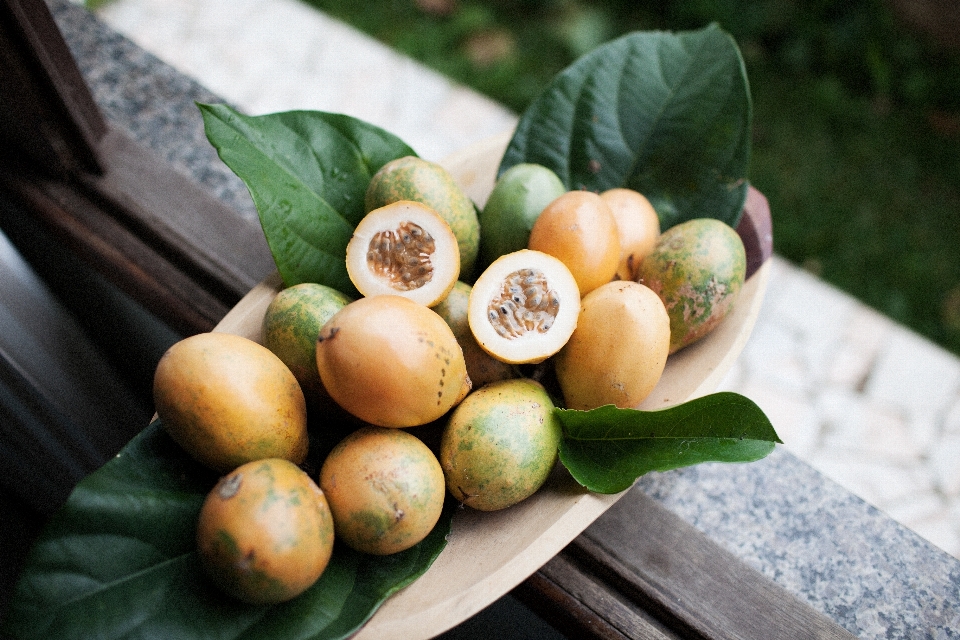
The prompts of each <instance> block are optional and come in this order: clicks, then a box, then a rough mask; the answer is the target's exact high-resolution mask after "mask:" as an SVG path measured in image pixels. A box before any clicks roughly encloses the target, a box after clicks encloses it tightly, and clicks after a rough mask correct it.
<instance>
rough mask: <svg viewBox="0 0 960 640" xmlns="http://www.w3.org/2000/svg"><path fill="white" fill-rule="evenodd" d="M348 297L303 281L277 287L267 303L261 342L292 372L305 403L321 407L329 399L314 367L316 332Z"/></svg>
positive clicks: (315, 366) (330, 288)
mask: <svg viewBox="0 0 960 640" xmlns="http://www.w3.org/2000/svg"><path fill="white" fill-rule="evenodd" d="M351 301H352V298H350V296H348V295H346V294H343V293H341V292H339V291H337V290H336V289H333V288H332V287H327V286H324V285H322V284H315V283H308V282H305V283H302V284H298V285H294V286H292V287H289V288H287V289H284V290H282V291H280V292H279V293H278V294H277V295H276V296H275V297H274V299H273V300H272V301H271V302H270V304H269V305H268V306H267V310H266V312H265V314H264V317H263V345H264V346H265V347H267V348H268V349H270V351H272V352H273V353H275V354H276V355H277V357H278V358H280V360H282V361H283V363H284V364H285V365H287V367H288V368H289V369H290V371H291V372H293V375H294V376H295V377H296V378H297V382H299V383H300V388H301V389H303V394H304V396H305V397H306V400H307V404H308V406H309V407H313V408H316V409H319V410H323V409H324V408H325V407H328V406H329V405H330V403H331V402H332V401H331V400H330V395H329V394H328V393H327V392H326V390H325V389H324V388H323V383H322V382H320V373H319V372H318V371H317V356H316V345H317V336H318V335H320V329H321V327H323V325H324V324H326V322H327V320H329V319H330V318H331V317H333V314H335V313H336V312H337V311H339V310H340V309H342V308H343V307H345V306H346V305H347V304H349V303H350V302H351Z"/></svg>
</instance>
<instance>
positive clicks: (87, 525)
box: [3, 422, 453, 640]
mask: <svg viewBox="0 0 960 640" xmlns="http://www.w3.org/2000/svg"><path fill="white" fill-rule="evenodd" d="M216 480H217V478H216V476H215V475H214V474H213V473H211V472H209V471H207V470H206V469H204V468H203V467H201V466H200V465H199V464H197V463H196V462H194V461H193V460H191V459H190V458H189V457H188V456H187V455H186V454H184V453H183V450H182V449H180V447H179V446H178V445H176V444H175V443H174V442H173V441H172V440H171V439H170V438H169V437H168V436H167V435H166V432H165V431H163V429H162V428H161V427H160V424H159V422H154V423H153V424H151V425H150V426H149V427H148V428H147V429H146V430H144V432H143V433H141V434H140V435H138V436H137V437H136V438H134V439H133V440H132V441H131V442H130V444H128V445H127V446H126V447H125V448H124V449H123V451H121V453H120V454H119V455H118V456H117V457H116V458H114V459H113V460H111V461H110V462H108V463H107V464H106V465H104V466H103V467H102V468H101V469H99V470H98V471H96V472H95V473H93V474H91V475H90V476H88V477H87V478H85V479H84V480H83V481H82V482H81V483H80V484H79V485H78V486H77V487H76V489H75V490H74V491H73V493H72V494H71V496H70V499H69V500H68V501H67V504H66V505H65V506H64V508H63V509H62V510H61V511H60V512H59V513H58V514H57V515H56V516H55V517H54V518H53V519H52V521H51V522H50V523H49V524H48V526H47V527H46V528H45V530H44V532H43V533H42V535H41V537H40V538H39V540H38V541H37V542H36V544H35V545H34V547H33V548H32V550H31V552H30V556H29V558H28V560H27V565H26V568H25V569H24V571H23V573H22V574H21V576H20V579H19V581H18V583H17V587H16V591H15V594H14V597H13V600H12V603H11V606H10V610H9V611H8V614H7V616H6V619H5V621H4V628H3V633H4V634H5V637H6V636H10V637H13V638H17V639H18V640H27V639H31V638H36V639H37V640H47V639H49V638H57V639H58V640H67V639H73V638H75V639H76V640H92V639H111V640H112V639H119V638H158V639H159V638H177V639H178V640H193V639H196V640H200V639H207V638H218V639H221V640H226V639H240V638H243V639H249V640H255V639H259V638H276V639H282V638H291V639H292V638H296V639H308V638H309V639H315V640H320V639H328V638H344V637H347V636H349V635H350V634H351V633H353V632H354V631H356V630H357V629H358V628H359V627H360V626H361V625H362V624H363V623H364V622H365V621H366V620H368V619H369V618H370V616H371V615H373V613H374V612H375V611H376V609H377V608H378V607H379V606H380V604H381V603H382V602H383V601H384V600H385V599H386V598H387V597H388V596H389V595H391V594H392V593H394V592H395V591H397V590H398V589H400V588H402V587H404V586H406V585H407V584H409V583H411V582H412V581H413V580H415V579H416V578H417V577H419V576H420V575H422V574H423V572H424V571H426V570H427V568H428V567H429V566H430V565H431V564H432V563H433V560H434V559H435V558H436V557H437V555H439V553H440V551H441V550H442V549H443V547H444V546H445V545H446V536H447V534H448V533H449V531H450V522H451V517H452V511H453V508H452V506H451V505H448V508H447V509H445V510H444V514H443V516H442V517H441V520H440V522H439V523H438V524H437V526H436V527H435V528H434V530H433V532H432V533H431V534H430V536H429V537H428V538H427V539H425V540H424V541H422V542H421V543H420V544H419V545H417V546H415V547H413V548H412V549H408V550H407V551H404V552H401V553H398V554H394V555H392V556H383V557H381V556H371V555H366V554H361V553H357V552H355V551H352V550H350V549H348V548H346V547H344V546H343V545H337V546H336V548H335V549H334V554H333V558H332V559H331V561H330V564H329V565H328V567H327V569H326V571H325V572H324V573H323V575H322V576H321V577H320V580H319V581H318V582H317V583H316V584H315V585H314V586H313V587H311V588H310V589H308V590H307V591H306V592H304V593H303V594H301V595H300V596H298V597H297V598H295V599H294V600H291V601H289V602H286V603H283V604H279V605H275V606H268V607H264V606H250V605H245V604H241V603H239V602H237V601H234V600H231V599H230V598H228V597H227V596H224V595H222V594H221V593H220V592H219V591H218V590H217V589H216V587H214V586H212V585H211V584H210V583H209V582H208V581H207V580H206V579H205V578H204V577H203V575H202V573H201V572H200V569H199V565H198V558H197V556H196V553H195V551H194V544H195V542H194V535H195V522H196V518H197V515H198V513H199V511H200V506H201V505H202V503H203V499H204V497H205V496H206V493H207V492H208V491H209V490H210V489H211V488H212V487H213V486H214V484H215V483H216Z"/></svg>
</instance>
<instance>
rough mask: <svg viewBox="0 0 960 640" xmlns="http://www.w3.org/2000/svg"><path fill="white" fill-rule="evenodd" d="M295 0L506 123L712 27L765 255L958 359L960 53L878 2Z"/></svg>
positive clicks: (778, 0)
mask: <svg viewBox="0 0 960 640" xmlns="http://www.w3.org/2000/svg"><path fill="white" fill-rule="evenodd" d="M305 1H306V2H307V3H308V4H312V5H314V6H316V7H317V8H319V9H321V10H323V11H325V12H327V13H328V14H330V15H333V16H335V17H338V18H340V19H341V20H343V21H345V22H347V23H350V24H352V25H354V26H355V27H357V28H358V29H360V30H362V31H364V32H366V33H368V34H369V35H372V36H373V37H375V38H377V39H379V40H381V41H382V42H384V43H386V44H388V45H390V46H392V47H394V48H396V49H398V50H400V51H402V52H404V53H406V54H407V55H409V56H411V57H413V58H415V59H418V60H420V61H422V62H423V63H425V64H426V65H428V66H430V67H432V68H434V69H436V70H438V71H440V72H441V73H444V74H446V75H448V76H450V77H452V78H454V79H455V80H457V81H460V82H462V83H464V84H466V85H469V86H471V87H473V88H475V89H476V90H478V91H480V92H482V93H484V94H486V95H488V96H490V97H492V98H494V99H496V100H498V101H500V102H501V103H503V104H505V105H506V106H508V107H510V108H512V109H513V110H514V111H516V112H518V113H519V112H521V111H522V110H523V109H524V108H525V107H526V106H527V105H528V104H529V102H530V101H531V100H532V99H533V98H534V97H535V96H536V95H537V94H538V93H539V92H540V91H541V90H542V89H543V88H544V86H545V85H546V84H547V82H549V80H550V78H552V77H553V75H554V74H555V73H557V72H558V71H559V70H561V69H563V68H564V67H565V66H567V65H568V64H570V63H571V62H572V61H573V60H574V59H576V57H577V56H579V55H581V54H583V53H585V52H587V51H589V50H590V49H592V48H593V47H595V46H597V45H598V44H600V43H602V42H604V41H605V40H608V39H610V38H613V37H616V36H618V35H620V34H622V33H626V32H628V31H632V30H635V29H669V30H679V29H692V28H700V27H703V26H705V25H706V24H709V23H710V22H717V23H719V24H720V26H721V27H723V28H724V29H726V30H727V31H729V32H730V33H731V34H732V35H733V36H734V38H735V39H736V40H737V43H738V45H739V46H740V49H741V51H742V52H743V55H744V59H745V62H746V65H747V70H748V74H749V78H750V83H751V91H752V94H753V99H754V107H755V111H754V114H755V115H754V151H753V159H752V163H751V171H750V179H751V182H752V183H753V184H754V185H755V186H756V187H757V188H758V189H760V190H761V191H762V192H763V193H764V194H765V195H766V196H767V198H768V199H769V200H770V205H771V210H772V212H773V222H774V244H775V250H776V252H777V253H778V254H779V255H781V256H783V257H785V258H787V259H788V260H790V261H792V262H794V263H796V264H798V265H801V266H803V267H804V268H806V269H808V270H810V271H811V272H813V273H814V274H816V275H818V276H820V277H822V278H823V279H824V280H825V281H827V282H830V283H832V284H834V285H836V286H837V287H839V288H841V289H843V290H845V291H847V292H849V293H850V294H852V295H854V296H856V297H857V298H859V299H860V300H862V301H863V302H865V303H867V304H868V305H870V306H872V307H874V308H876V309H878V310H879V311H881V312H883V313H884V314H887V315H888V316H890V317H891V318H893V319H894V320H896V321H898V322H900V323H902V324H904V325H907V326H908V327H911V328H913V329H914V330H916V331H917V332H919V333H921V334H923V335H925V336H927V337H928V338H930V339H931V340H933V341H935V342H937V343H939V344H940V345H942V346H944V347H945V348H947V349H949V350H951V351H953V352H954V353H957V354H960V50H951V49H950V48H948V47H946V46H943V45H942V44H941V45H938V44H937V43H935V42H933V41H932V40H931V39H929V38H927V37H926V36H925V35H924V34H921V33H918V32H916V31H912V30H910V29H908V28H907V27H906V26H905V25H904V24H902V23H901V21H899V20H898V19H896V17H895V15H894V14H893V13H892V12H891V10H890V8H889V6H888V4H887V3H884V2H882V1H881V0H847V1H846V2H843V3H836V2H828V1H825V0H816V1H809V2H799V1H790V0H686V1H668V2H662V1H661V2H653V1H648V0H637V1H634V2H630V3H621V2H614V1H612V0H547V1H541V2H534V1H533V0H484V1H481V0H372V1H368V2H362V3H356V2H352V1H349V0H305ZM375 81H376V79H375V78H371V82H375Z"/></svg>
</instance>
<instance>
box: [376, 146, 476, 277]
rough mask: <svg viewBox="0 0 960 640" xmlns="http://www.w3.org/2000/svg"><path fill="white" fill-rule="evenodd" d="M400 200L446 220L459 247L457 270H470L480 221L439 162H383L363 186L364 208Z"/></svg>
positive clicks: (407, 158)
mask: <svg viewBox="0 0 960 640" xmlns="http://www.w3.org/2000/svg"><path fill="white" fill-rule="evenodd" d="M400 200H413V201H414V202H420V203H422V204H425V205H427V206H428V207H431V208H432V209H433V210H435V211H436V212H437V213H439V214H440V217H441V218H443V219H444V220H446V221H447V224H449V225H450V228H451V229H452V230H453V235H455V236H456V237H457V244H458V245H459V247H460V273H461V275H464V276H469V275H470V274H471V273H472V272H473V268H474V265H475V263H476V260H477V253H478V252H479V250H480V221H479V219H478V218H477V209H476V207H475V206H474V204H473V201H472V200H470V198H468V197H467V195H466V194H465V193H464V192H463V190H462V189H460V186H459V185H458V184H457V183H456V181H455V180H454V179H453V176H451V175H450V173H449V172H448V171H447V170H446V169H444V168H443V167H441V166H440V165H439V164H436V163H434V162H430V161H428V160H424V159H422V158H418V157H416V156H405V157H403V158H397V159H396V160H393V161H391V162H388V163H387V164H385V165H383V167H381V168H380V170H379V171H377V173H376V174H374V176H373V178H371V180H370V185H369V186H368V187H367V192H366V195H365V198H364V206H365V210H366V211H368V212H369V211H373V210H374V209H379V208H380V207H383V206H385V205H388V204H391V203H394V202H398V201H400Z"/></svg>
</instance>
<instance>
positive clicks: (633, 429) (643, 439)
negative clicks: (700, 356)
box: [556, 392, 781, 493]
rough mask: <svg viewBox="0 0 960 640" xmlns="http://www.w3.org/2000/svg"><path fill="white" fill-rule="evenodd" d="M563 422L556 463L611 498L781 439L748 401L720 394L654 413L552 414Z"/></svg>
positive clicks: (756, 455) (742, 457) (760, 453)
mask: <svg viewBox="0 0 960 640" xmlns="http://www.w3.org/2000/svg"><path fill="white" fill-rule="evenodd" d="M556 412H557V415H558V416H559V418H560V422H561V423H562V424H563V440H562V442H561V444H560V460H561V461H562V462H563V464H564V466H565V467H566V468H567V469H568V470H569V471H570V473H571V474H572V475H573V477H574V478H576V480H577V482H579V483H580V484H582V485H583V486H585V487H586V488H588V489H590V490H591V491H596V492H598V493H618V492H620V491H623V490H624V489H628V488H630V486H631V485H632V484H633V482H634V481H635V480H636V479H637V478H639V477H640V476H642V475H643V474H645V473H648V472H650V471H668V470H670V469H677V468H680V467H686V466H690V465H694V464H699V463H701V462H752V461H754V460H759V459H761V458H763V457H764V456H766V455H767V454H768V453H770V452H771V451H773V448H774V446H775V444H776V443H778V442H781V440H780V438H779V437H778V436H777V433H776V431H774V429H773V425H772V424H770V420H769V419H767V416H766V415H764V413H763V411H761V410H760V408H759V407H758V406H757V405H756V404H754V403H753V401H751V400H750V399H748V398H746V397H744V396H741V395H739V394H736V393H731V392H721V393H715V394H712V395H708V396H704V397H701V398H697V399H694V400H690V401H688V402H685V403H683V404H681V405H677V406H675V407H671V408H669V409H662V410H660V411H639V410H636V409H618V408H616V407H615V406H613V405H608V406H605V407H600V408H598V409H593V410H591V411H573V410H567V409H556Z"/></svg>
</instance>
